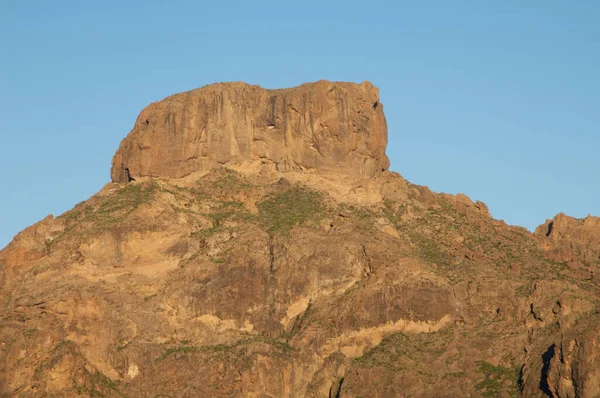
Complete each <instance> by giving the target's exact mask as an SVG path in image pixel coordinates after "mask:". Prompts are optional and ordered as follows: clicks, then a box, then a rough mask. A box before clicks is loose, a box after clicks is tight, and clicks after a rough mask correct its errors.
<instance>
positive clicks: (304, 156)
mask: <svg viewBox="0 0 600 398" xmlns="http://www.w3.org/2000/svg"><path fill="white" fill-rule="evenodd" d="M386 144H387V125H386V120H385V116H384V114H383V106H382V105H381V104H380V102H379V90H378V89H377V88H376V87H374V86H373V85H372V84H371V83H369V82H363V83H361V84H355V83H343V82H329V81H324V80H321V81H318V82H315V83H307V84H303V85H301V86H298V87H294V88H289V89H279V90H268V89H265V88H261V87H259V86H253V85H249V84H245V83H241V82H238V83H217V84H212V85H208V86H205V87H202V88H199V89H196V90H192V91H188V92H185V93H180V94H176V95H173V96H170V97H167V98H165V99H164V100H162V101H159V102H155V103H152V104H150V105H149V106H148V107H146V108H145V109H144V110H142V112H141V113H140V115H139V116H138V118H137V121H136V122H135V125H134V127H133V130H132V131H131V132H130V133H129V134H128V135H127V137H126V138H125V139H124V140H123V141H122V142H121V145H120V147H119V149H118V150H117V152H116V154H115V156H114V158H113V162H112V164H113V166H112V170H111V177H112V180H113V181H115V182H122V181H128V180H129V179H130V178H132V177H133V178H136V177H159V178H180V177H184V176H187V175H189V174H191V173H194V172H207V171H209V170H211V169H212V168H213V167H214V166H217V165H225V166H240V165H243V166H248V167H249V168H252V167H250V166H258V167H257V170H258V171H261V170H265V169H273V168H275V169H276V170H277V171H279V172H284V173H285V172H309V173H310V172H317V173H333V174H341V175H349V176H354V177H373V176H374V175H375V174H376V173H378V172H380V171H381V170H385V169H387V168H388V167H389V160H388V158H387V156H386V155H385V148H386Z"/></svg>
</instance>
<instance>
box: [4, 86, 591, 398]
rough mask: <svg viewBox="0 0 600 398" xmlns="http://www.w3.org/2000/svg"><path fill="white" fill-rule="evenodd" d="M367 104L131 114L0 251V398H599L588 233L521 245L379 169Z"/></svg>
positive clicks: (367, 93)
mask: <svg viewBox="0 0 600 398" xmlns="http://www.w3.org/2000/svg"><path fill="white" fill-rule="evenodd" d="M376 94H377V90H376V89H374V88H373V87H372V86H371V85H370V84H368V83H363V84H361V85H354V84H345V83H328V82H318V83H314V84H309V85H303V86H300V87H298V88H294V89H289V90H274V91H267V90H263V89H260V88H258V87H253V86H248V85H244V84H239V83H233V84H220V85H214V86H208V87H205V88H202V89H199V90H196V91H193V92H190V93H185V94H179V95H177V96H173V97H169V98H167V99H166V100H164V101H162V102H158V103H155V104H152V105H150V106H149V107H148V108H147V109H145V110H144V111H143V112H142V114H141V115H140V117H139V118H138V121H137V122H136V126H135V128H134V130H133V131H132V133H130V134H129V135H128V136H127V138H125V140H124V141H123V143H122V145H121V147H120V149H119V151H118V152H117V154H116V155H115V158H114V166H113V170H112V172H113V179H114V180H115V182H112V183H109V184H107V185H106V186H105V187H104V188H103V189H102V190H101V191H100V192H98V193H97V194H96V195H94V196H93V197H91V198H90V199H88V200H87V201H84V202H82V203H80V204H78V205H77V206H75V208H73V209H72V210H70V211H68V212H66V213H64V214H62V215H60V216H58V217H56V218H54V217H52V216H48V217H47V218H45V219H44V220H42V221H40V222H39V223H37V224H35V225H33V226H31V227H29V228H27V229H25V230H24V231H22V232H21V233H20V234H19V235H17V236H16V237H15V239H14V240H13V241H12V242H11V243H10V244H9V245H8V246H7V247H6V248H4V249H3V250H2V251H0V396H3V397H4V396H8V397H47V396H55V397H76V396H104V397H123V396H128V397H155V396H171V397H175V396H176V397H197V396H200V397H219V396H235V397H261V398H265V397H315V398H316V397H330V398H332V397H342V398H345V397H356V396H363V397H405V396H413V397H434V396H435V397H465V396H472V397H489V396H495V397H516V396H526V397H543V396H551V397H561V398H562V397H564V398H566V397H586V398H587V397H597V396H598V395H599V394H600V387H599V385H598V380H600V374H599V373H598V369H599V358H600V355H599V353H598V347H600V323H599V318H598V312H599V311H598V309H599V308H600V306H599V304H600V295H599V293H598V290H599V289H598V288H599V282H598V278H597V272H593V271H594V270H596V269H598V267H599V266H600V260H599V259H598V257H597V256H596V254H594V253H597V252H595V251H594V250H596V246H595V245H596V244H597V242H598V240H597V237H598V235H597V225H598V224H597V219H596V218H594V217H588V218H586V219H585V220H576V219H572V218H570V217H567V216H564V215H559V216H557V217H556V218H555V219H554V220H553V221H552V228H550V221H549V222H547V223H546V224H544V226H541V227H540V228H539V229H538V231H536V233H535V234H531V233H529V232H528V231H526V230H525V229H523V228H520V227H513V226H508V225H506V224H505V223H504V222H502V221H498V220H494V219H493V218H492V217H491V216H490V214H489V212H488V209H487V206H486V205H485V204H484V203H482V202H480V201H472V200H471V199H470V198H468V197H467V196H466V195H463V194H459V195H456V196H453V195H448V194H437V193H434V192H431V191H430V190H429V189H428V188H427V187H424V186H418V185H414V184H411V183H409V182H407V181H406V180H404V179H403V178H402V177H401V176H400V175H398V174H397V173H392V172H389V171H380V168H385V167H386V166H387V158H386V157H385V154H384V149H385V119H384V116H383V113H382V109H381V105H378V106H376V107H373V102H374V99H376V97H377V96H376ZM338 99H339V101H338ZM241 104H245V105H244V106H242V105H241ZM290 104H291V105H292V106H291V107H293V108H295V109H296V110H292V109H291V107H290ZM302 104H304V105H302ZM317 104H321V105H317ZM270 107H271V108H270ZM269 109H271V110H272V111H271V110H269ZM199 110H203V111H202V112H200V111H199ZM352 110H354V111H355V112H354V111H352ZM359 110H360V113H359V112H358V111H359ZM194 112H195V113H194ZM296 112H297V113H298V115H304V116H291V115H293V114H296ZM363 112H364V114H365V116H366V119H363V120H365V121H364V123H365V124H363V125H361V124H360V123H359V119H360V118H362V117H363V116H360V117H359V116H357V115H363ZM169 115H171V116H169ZM207 115H210V117H209V116H207ZM284 116H285V118H284ZM302 117H304V119H302ZM311 117H312V120H313V121H312V122H309V123H306V122H308V121H310V120H311ZM356 118H358V119H356ZM146 120H148V123H146ZM315 120H318V121H317V122H315ZM184 121H185V122H184ZM321 124H322V126H323V127H321ZM295 126H296V127H297V128H296V127H295ZM310 126H314V127H315V128H314V129H311V127H310ZM359 126H366V127H364V129H365V130H364V131H363V130H361V129H360V128H359ZM325 127H326V129H325ZM319 128H322V130H319ZM169 129H172V130H169ZM261 134H263V135H261ZM256 137H262V138H260V139H258V140H257V139H256ZM286 137H287V138H286ZM371 139H372V141H371ZM282 140H283V141H282ZM311 140H312V141H311ZM378 140H379V141H378ZM311 145H317V147H318V148H313V146H311ZM352 148H356V149H355V150H351V149H352ZM338 165H339V167H338ZM126 169H127V170H129V173H130V175H129V176H130V177H134V178H136V181H130V182H128V181H127V180H129V178H128V176H127V172H126ZM150 177H160V178H150ZM179 177H181V178H179Z"/></svg>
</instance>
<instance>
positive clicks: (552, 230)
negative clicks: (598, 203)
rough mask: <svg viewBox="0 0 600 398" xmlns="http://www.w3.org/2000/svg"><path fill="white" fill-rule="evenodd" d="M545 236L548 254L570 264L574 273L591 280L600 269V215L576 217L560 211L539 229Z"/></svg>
mask: <svg viewBox="0 0 600 398" xmlns="http://www.w3.org/2000/svg"><path fill="white" fill-rule="evenodd" d="M535 234H536V235H537V236H540V237H543V238H544V250H545V252H546V257H547V258H548V259H549V260H551V261H554V262H561V263H566V264H567V266H568V267H569V270H570V273H571V274H573V275H578V276H584V277H587V278H588V279H593V278H597V276H598V273H599V271H600V217H594V216H591V215H588V216H587V217H585V218H574V217H570V216H567V215H566V214H563V213H560V214H557V215H556V216H555V217H554V218H553V219H552V220H546V222H545V223H544V224H542V225H540V226H538V227H537V228H536V229H535Z"/></svg>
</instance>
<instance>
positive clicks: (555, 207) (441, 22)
mask: <svg viewBox="0 0 600 398" xmlns="http://www.w3.org/2000/svg"><path fill="white" fill-rule="evenodd" d="M0 49H1V50H0V51H1V54H2V55H1V61H0V138H1V144H0V183H1V186H2V194H1V195H0V247H3V246H4V245H5V244H7V243H8V242H9V241H10V240H11V239H12V237H13V235H15V234H16V233H17V232H19V231H20V230H22V229H23V228H25V227H26V226H28V225H31V224H33V223H34V222H36V221H38V220H40V219H42V218H43V217H45V216H46V215H48V214H54V215H58V214H60V213H62V212H64V211H66V210H68V209H70V208H72V207H73V206H74V205H75V204H76V203H77V202H80V201H82V200H85V199H87V198H88V197H89V196H91V195H92V194H94V193H95V192H97V191H98V190H99V189H100V188H101V187H102V186H103V185H104V184H105V183H107V182H109V180H110V177H109V169H110V161H111V158H112V155H113V153H114V151H115V150H116V149H117V147H118V145H119V142H120V141H121V139H122V138H123V137H125V135H126V134H127V133H128V132H129V130H130V129H131V127H132V126H133V123H134V121H135V119H136V117H137V114H138V113H139V111H140V110H141V109H142V108H143V107H145V106H146V105H147V104H149V103H150V102H152V101H156V100H160V99H162V98H163V97H165V96H167V95H170V94H173V93H176V92H180V91H185V90H190V89H193V88H196V87H200V86H203V85H205V84H209V83H213V82H218V81H232V80H233V81H240V80H241V81H245V82H248V83H252V84H259V85H261V86H264V87H268V88H277V87H289V86H295V85H298V84H300V83H303V82H307V81H314V80H319V79H329V80H343V81H355V82H360V81H363V80H370V81H371V82H373V83H374V84H375V85H376V86H378V87H379V88H380V93H381V101H382V103H383V104H384V106H385V112H386V116H387V119H388V127H389V145H388V150H387V153H388V156H389V157H390V159H391V162H392V170H394V171H397V172H399V173H400V174H402V175H403V176H404V177H405V178H407V179H408V180H409V181H411V182H414V183H417V184H421V185H427V186H429V187H430V188H431V189H433V190H435V191H438V192H439V191H443V192H449V193H457V192H463V193H466V194H467V195H469V196H470V197H471V198H472V199H479V200H482V201H484V202H485V203H487V204H488V206H489V207H490V210H491V212H492V215H493V216H494V217H496V218H500V219H504V220H505V221H506V222H507V223H509V224H517V225H522V226H525V227H527V228H530V229H532V228H534V227H535V226H536V225H538V224H541V223H542V222H544V220H545V219H546V218H551V217H552V216H554V215H555V214H556V213H558V212H565V213H567V214H570V215H573V216H576V217H584V216H586V215H587V214H588V213H592V214H595V215H600V200H599V198H600V184H599V183H598V171H599V167H598V152H599V151H600V131H599V126H600V77H599V75H600V2H598V1H596V0H589V1H584V0H581V1H577V2H568V1H562V0H561V1H558V0H549V1H541V0H539V1H521V0H519V1H478V0H471V1H460V0H456V1H446V0H439V1H386V0H380V1H360V2H358V1H351V0H345V1H324V0H321V1H312V0H308V1H301V2H297V1H281V0H280V1H259V0H255V1H208V2H207V1H202V2H201V1H191V0H190V1H168V2H167V1H155V0H145V1H125V0H120V1H110V0H109V1H94V2H92V1H81V0H78V1H61V0H55V1H41V0H38V1H35V0H31V1H22V0H0Z"/></svg>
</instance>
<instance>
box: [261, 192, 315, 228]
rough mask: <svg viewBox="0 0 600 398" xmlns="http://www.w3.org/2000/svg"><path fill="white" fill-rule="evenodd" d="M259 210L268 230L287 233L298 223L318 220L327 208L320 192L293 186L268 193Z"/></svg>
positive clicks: (303, 223)
mask: <svg viewBox="0 0 600 398" xmlns="http://www.w3.org/2000/svg"><path fill="white" fill-rule="evenodd" d="M258 210H259V218H260V220H261V222H262V224H263V225H264V226H265V227H266V228H267V231H268V232H272V233H281V234H287V233H289V232H290V230H291V229H292V228H293V227H294V226H296V225H305V224H306V223H308V222H309V221H313V222H318V221H319V220H320V219H321V217H322V215H323V212H324V210H325V209H324V205H323V200H322V196H321V194H320V193H318V192H315V191H312V190H310V189H308V188H303V187H293V188H290V189H288V190H286V191H283V192H278V193H275V194H271V195H268V196H267V197H266V198H265V199H263V201H261V202H260V203H258Z"/></svg>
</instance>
